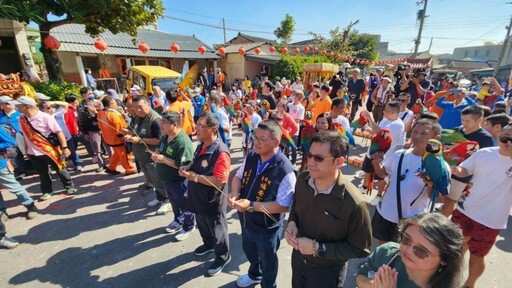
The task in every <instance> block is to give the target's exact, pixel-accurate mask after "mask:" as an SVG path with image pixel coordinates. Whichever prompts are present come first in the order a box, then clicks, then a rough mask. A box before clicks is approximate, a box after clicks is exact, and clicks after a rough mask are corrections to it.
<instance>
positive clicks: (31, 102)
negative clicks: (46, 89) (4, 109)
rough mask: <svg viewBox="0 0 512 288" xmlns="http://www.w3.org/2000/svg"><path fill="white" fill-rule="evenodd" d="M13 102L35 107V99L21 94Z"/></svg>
mask: <svg viewBox="0 0 512 288" xmlns="http://www.w3.org/2000/svg"><path fill="white" fill-rule="evenodd" d="M13 102H14V104H25V105H29V106H33V107H36V106H37V104H36V101H35V100H34V99H32V98H30V97H28V96H21V97H20V98H18V99H16V101H13Z"/></svg>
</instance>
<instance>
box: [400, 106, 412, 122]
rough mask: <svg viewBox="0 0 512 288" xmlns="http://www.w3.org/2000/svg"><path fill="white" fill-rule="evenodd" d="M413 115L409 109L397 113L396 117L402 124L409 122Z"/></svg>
mask: <svg viewBox="0 0 512 288" xmlns="http://www.w3.org/2000/svg"><path fill="white" fill-rule="evenodd" d="M404 115H405V116H404ZM413 117H414V113H413V112H412V111H411V110H409V109H407V110H405V111H401V112H399V113H398V118H399V119H400V120H402V122H404V125H407V123H409V121H411V120H412V118H413Z"/></svg>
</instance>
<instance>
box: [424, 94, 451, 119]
mask: <svg viewBox="0 0 512 288" xmlns="http://www.w3.org/2000/svg"><path fill="white" fill-rule="evenodd" d="M442 96H446V90H442V91H439V92H437V93H436V94H435V95H434V96H433V97H432V98H430V99H429V100H428V101H427V102H425V106H426V107H427V108H429V111H430V112H433V113H436V114H437V116H439V118H441V116H442V115H443V112H444V109H443V108H441V107H439V106H437V105H436V104H435V103H436V101H437V99H439V98H441V97H442ZM454 100H455V96H453V94H452V95H450V96H448V97H446V98H444V101H452V102H453V101H454Z"/></svg>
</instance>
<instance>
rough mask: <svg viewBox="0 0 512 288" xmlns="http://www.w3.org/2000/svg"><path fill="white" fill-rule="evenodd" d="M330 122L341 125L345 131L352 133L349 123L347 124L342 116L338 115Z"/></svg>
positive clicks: (345, 118)
mask: <svg viewBox="0 0 512 288" xmlns="http://www.w3.org/2000/svg"><path fill="white" fill-rule="evenodd" d="M332 122H333V123H339V124H341V126H343V128H344V129H345V130H347V131H352V130H351V129H350V122H348V119H347V117H345V116H343V115H339V116H338V117H336V118H333V119H332Z"/></svg>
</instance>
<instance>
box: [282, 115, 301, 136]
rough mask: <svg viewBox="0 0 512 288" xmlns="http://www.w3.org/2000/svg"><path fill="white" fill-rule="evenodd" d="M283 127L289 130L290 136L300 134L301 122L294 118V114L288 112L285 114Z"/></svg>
mask: <svg viewBox="0 0 512 288" xmlns="http://www.w3.org/2000/svg"><path fill="white" fill-rule="evenodd" d="M282 127H283V129H284V130H286V131H287V132H288V134H289V135H290V136H297V135H299V124H297V122H295V120H293V118H292V116H290V114H288V113H284V114H283V125H282Z"/></svg>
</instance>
